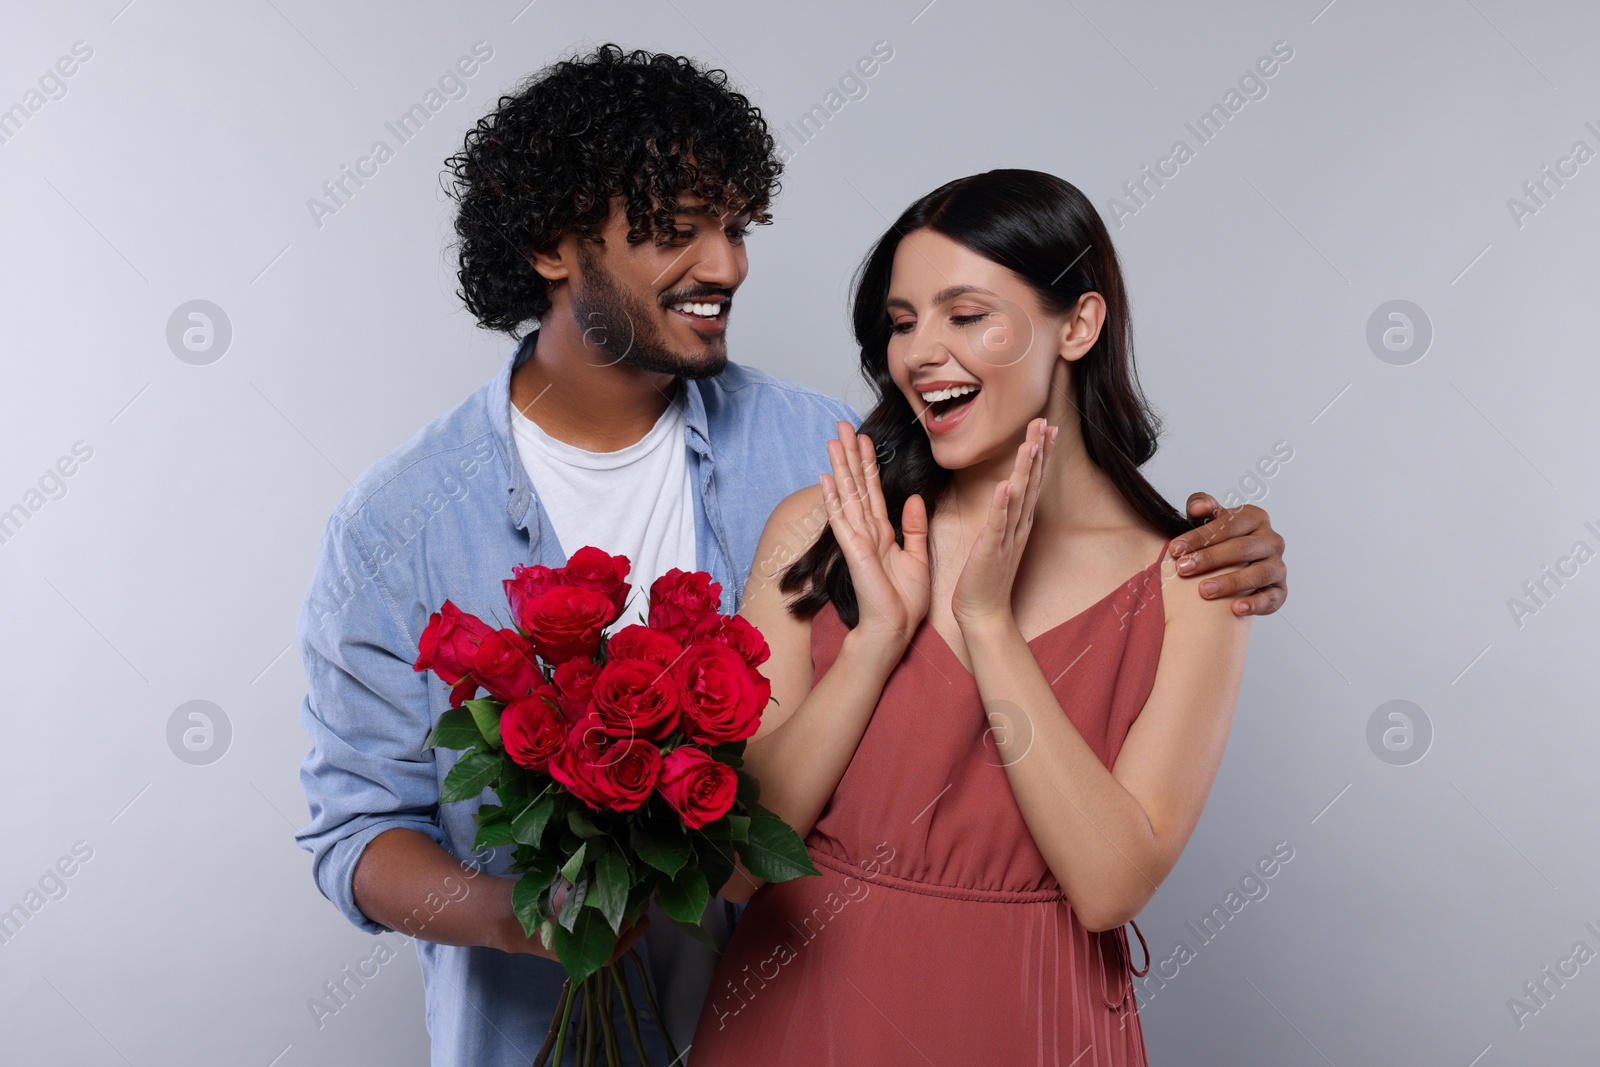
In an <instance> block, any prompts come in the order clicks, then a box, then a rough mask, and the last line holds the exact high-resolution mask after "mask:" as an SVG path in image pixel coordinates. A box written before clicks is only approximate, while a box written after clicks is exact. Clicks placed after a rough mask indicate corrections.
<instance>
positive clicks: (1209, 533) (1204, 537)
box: [1173, 493, 1267, 551]
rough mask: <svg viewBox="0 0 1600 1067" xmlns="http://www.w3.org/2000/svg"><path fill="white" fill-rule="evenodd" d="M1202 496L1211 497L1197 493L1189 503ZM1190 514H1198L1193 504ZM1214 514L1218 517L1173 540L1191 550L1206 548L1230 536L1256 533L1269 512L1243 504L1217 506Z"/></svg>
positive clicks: (1252, 505)
mask: <svg viewBox="0 0 1600 1067" xmlns="http://www.w3.org/2000/svg"><path fill="white" fill-rule="evenodd" d="M1201 497H1204V498H1205V499H1206V500H1210V499H1211V498H1210V497H1209V496H1207V495H1206V494H1205V493H1196V494H1195V495H1194V496H1192V497H1190V498H1189V503H1190V504H1191V505H1193V504H1194V502H1195V500H1197V499H1199V498H1201ZM1213 503H1215V501H1213ZM1190 514H1191V515H1195V514H1196V509H1194V508H1193V507H1192V506H1191V508H1190ZM1214 514H1215V515H1216V518H1214V519H1212V520H1211V521H1210V522H1208V523H1206V524H1205V525H1204V526H1197V527H1195V528H1194V529H1193V530H1190V531H1189V532H1188V533H1185V534H1180V535H1178V536H1177V537H1175V538H1173V541H1174V542H1179V541H1181V542H1182V543H1184V544H1185V545H1187V546H1188V547H1189V550H1190V551H1193V550H1195V549H1197V548H1204V547H1205V546H1207V545H1213V544H1217V543H1219V542H1222V541H1226V540H1228V539H1229V538H1233V537H1241V536H1243V535H1245V534H1249V533H1254V532H1256V531H1257V530H1259V529H1261V528H1262V527H1263V526H1265V525H1266V518H1267V513H1266V512H1265V511H1262V510H1261V509H1260V508H1258V507H1256V506H1255V505H1254V504H1243V505H1240V506H1239V507H1236V508H1216V509H1215V512H1214Z"/></svg>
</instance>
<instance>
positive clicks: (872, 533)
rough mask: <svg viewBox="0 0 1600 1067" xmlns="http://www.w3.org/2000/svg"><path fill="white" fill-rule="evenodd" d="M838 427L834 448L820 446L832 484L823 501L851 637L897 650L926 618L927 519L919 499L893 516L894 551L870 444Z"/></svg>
mask: <svg viewBox="0 0 1600 1067" xmlns="http://www.w3.org/2000/svg"><path fill="white" fill-rule="evenodd" d="M839 426H840V432H839V441H838V442H837V443H836V442H833V441H829V442H828V456H829V459H830V460H831V461H832V463H833V476H832V477H831V478H830V477H829V476H828V475H823V476H822V479H823V498H824V500H825V502H826V504H827V507H828V524H829V525H830V526H831V527H832V528H833V534H834V537H835V539H836V540H837V541H838V542H839V547H840V549H841V550H842V551H843V553H844V557H845V562H846V563H847V564H848V565H849V567H850V581H851V584H852V585H853V586H854V587H855V593H856V604H857V607H858V609H859V621H858V622H857V624H856V631H857V632H858V633H862V634H869V635H873V636H875V637H878V638H881V639H883V640H885V641H897V642H899V643H900V644H901V645H905V644H908V643H909V642H910V640H911V634H912V631H914V630H915V629H916V627H917V625H918V624H919V623H920V622H921V621H922V619H923V617H924V616H926V615H927V614H928V603H929V598H930V590H929V584H930V583H929V567H928V519H927V511H926V508H925V507H924V505H923V501H922V498H921V497H920V496H912V497H910V498H909V499H907V500H906V503H905V507H904V509H903V510H902V513H901V529H902V530H903V531H904V534H905V537H904V540H905V544H904V545H903V546H902V545H900V544H898V543H896V541H895V533H894V525H893V523H891V522H890V521H889V512H888V508H887V506H886V505H885V503H884V499H883V489H882V487H881V486H880V485H879V481H878V466H877V455H876V452H875V450H874V447H873V444H872V440H871V438H869V437H867V436H866V435H865V434H856V433H853V432H847V429H848V427H849V424H848V423H844V422H841V423H840V424H839ZM836 445H837V447H836Z"/></svg>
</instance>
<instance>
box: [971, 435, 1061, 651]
mask: <svg viewBox="0 0 1600 1067" xmlns="http://www.w3.org/2000/svg"><path fill="white" fill-rule="evenodd" d="M1058 432H1059V430H1058V428H1057V427H1054V426H1050V425H1048V424H1047V423H1046V422H1045V420H1044V419H1042V418H1040V419H1034V420H1032V421H1031V422H1029V423H1028V429H1027V433H1026V434H1025V435H1024V439H1023V442H1022V444H1021V445H1019V446H1018V448H1017V458H1016V460H1015V461H1014V462H1013V463H1012V465H1011V476H1010V477H1009V478H1007V479H1005V480H1004V481H1002V482H1000V483H999V484H997V485H996V486H995V487H994V496H993V497H992V498H991V499H990V501H989V514H988V518H987V520H986V521H985V522H984V524H983V529H982V530H980V531H979V532H978V539H977V540H976V541H975V542H973V545H972V549H971V551H970V553H969V554H968V556H967V564H966V566H965V567H963V568H962V569H961V575H960V577H958V578H957V579H956V585H955V589H954V590H953V591H952V592H951V596H950V610H951V612H952V613H953V614H954V615H955V617H956V622H957V623H959V624H960V625H961V629H962V631H963V632H965V631H967V630H968V628H969V627H984V626H991V625H1006V624H1012V623H1014V620H1013V619H1012V615H1011V587H1012V585H1013V583H1014V582H1015V581H1016V577H1017V568H1018V566H1019V565H1020V564H1021V562H1022V551H1023V549H1025V548H1027V547H1028V534H1029V533H1030V532H1031V531H1032V530H1033V512H1034V507H1035V506H1036V505H1037V504H1038V502H1039V489H1040V487H1041V486H1043V485H1044V467H1045V463H1046V462H1047V461H1048V460H1049V459H1050V453H1051V452H1053V451H1054V450H1055V444H1056V434H1057V433H1058Z"/></svg>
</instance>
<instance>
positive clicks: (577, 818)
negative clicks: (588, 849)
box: [567, 808, 600, 841]
mask: <svg viewBox="0 0 1600 1067" xmlns="http://www.w3.org/2000/svg"><path fill="white" fill-rule="evenodd" d="M567 827H568V829H570V830H571V831H572V832H573V833H575V834H577V835H578V836H579V837H581V838H583V839H584V840H585V841H587V840H588V839H589V838H591V837H599V836H600V828H599V827H598V826H596V825H595V824H594V823H593V822H592V821H591V820H590V819H589V816H587V815H585V814H584V812H583V809H581V808H573V809H572V810H571V811H569V812H567Z"/></svg>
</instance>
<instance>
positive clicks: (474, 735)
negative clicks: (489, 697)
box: [422, 708, 483, 752]
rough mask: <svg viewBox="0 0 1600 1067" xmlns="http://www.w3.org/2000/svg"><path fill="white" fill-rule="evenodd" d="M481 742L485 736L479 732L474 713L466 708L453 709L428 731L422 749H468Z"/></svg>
mask: <svg viewBox="0 0 1600 1067" xmlns="http://www.w3.org/2000/svg"><path fill="white" fill-rule="evenodd" d="M481 740H483V734H482V733H481V732H480V731H479V730H478V724H477V723H476V722H475V721H474V720H473V718H472V712H470V711H468V710H467V709H466V708H451V709H450V710H449V711H447V712H445V713H444V714H443V715H441V716H439V721H438V722H436V723H434V724H433V729H432V730H430V731H428V738H427V740H425V741H423V742H422V749H423V751H424V752H426V751H427V750H428V749H430V748H467V747H468V746H471V745H475V744H477V743H478V742H479V741H481Z"/></svg>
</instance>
